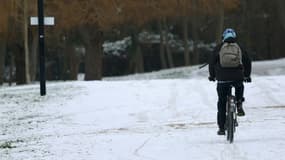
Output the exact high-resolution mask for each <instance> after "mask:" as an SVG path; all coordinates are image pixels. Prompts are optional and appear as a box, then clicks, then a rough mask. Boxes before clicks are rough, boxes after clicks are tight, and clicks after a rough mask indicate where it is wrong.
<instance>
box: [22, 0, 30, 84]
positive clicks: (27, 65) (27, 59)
mask: <svg viewBox="0 0 285 160" xmlns="http://www.w3.org/2000/svg"><path fill="white" fill-rule="evenodd" d="M28 19H29V18H28V0H24V18H23V21H24V27H23V28H24V30H23V32H24V48H25V72H26V73H25V74H26V82H27V83H30V82H31V76H30V55H29V37H28V26H29V21H28Z"/></svg>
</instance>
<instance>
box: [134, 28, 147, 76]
mask: <svg viewBox="0 0 285 160" xmlns="http://www.w3.org/2000/svg"><path fill="white" fill-rule="evenodd" d="M132 32H133V33H132V47H133V49H132V52H133V55H132V56H131V58H132V60H131V61H132V62H133V63H134V64H133V65H134V66H133V67H134V72H135V73H143V72H144V59H143V53H142V50H141V46H140V42H139V34H138V31H137V30H136V29H133V31H132Z"/></svg>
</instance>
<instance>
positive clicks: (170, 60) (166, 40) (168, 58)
mask: <svg viewBox="0 0 285 160" xmlns="http://www.w3.org/2000/svg"><path fill="white" fill-rule="evenodd" d="M163 28H164V30H165V32H164V38H165V49H166V55H167V60H168V64H169V67H170V68H173V67H174V63H173V57H172V53H171V50H170V46H169V45H170V44H169V37H168V26H167V22H166V18H164V19H163Z"/></svg>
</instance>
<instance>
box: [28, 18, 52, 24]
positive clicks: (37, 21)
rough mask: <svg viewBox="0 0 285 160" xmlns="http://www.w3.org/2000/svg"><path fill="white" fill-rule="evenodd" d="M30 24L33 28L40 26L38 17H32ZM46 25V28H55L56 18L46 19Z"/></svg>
mask: <svg viewBox="0 0 285 160" xmlns="http://www.w3.org/2000/svg"><path fill="white" fill-rule="evenodd" d="M30 22H31V25H32V26H35V25H39V19H38V17H31V18H30ZM44 25H45V26H53V25H54V17H44Z"/></svg>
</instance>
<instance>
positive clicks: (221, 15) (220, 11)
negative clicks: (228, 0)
mask: <svg viewBox="0 0 285 160" xmlns="http://www.w3.org/2000/svg"><path fill="white" fill-rule="evenodd" d="M217 3H218V4H217V5H218V8H217V9H218V16H217V30H216V43H217V44H218V43H220V42H221V40H222V33H223V30H224V19H225V13H224V2H223V0H218V1H217Z"/></svg>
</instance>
